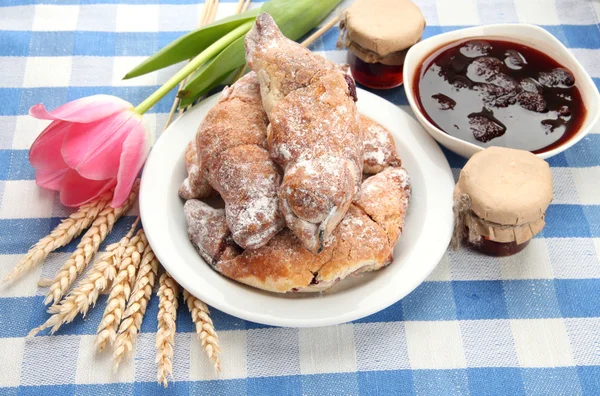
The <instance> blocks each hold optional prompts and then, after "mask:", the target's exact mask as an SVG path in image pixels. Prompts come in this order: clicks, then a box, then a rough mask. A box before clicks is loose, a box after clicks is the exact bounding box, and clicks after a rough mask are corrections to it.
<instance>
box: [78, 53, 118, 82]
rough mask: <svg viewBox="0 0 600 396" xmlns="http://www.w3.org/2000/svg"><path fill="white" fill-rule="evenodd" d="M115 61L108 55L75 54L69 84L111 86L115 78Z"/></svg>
mask: <svg viewBox="0 0 600 396" xmlns="http://www.w3.org/2000/svg"><path fill="white" fill-rule="evenodd" d="M113 63H114V62H113V60H112V59H111V58H110V57H107V56H74V57H73V60H72V67H71V70H72V71H71V82H70V84H69V85H71V86H75V87H89V86H110V85H111V84H112V80H113ZM121 77H122V76H121Z"/></svg>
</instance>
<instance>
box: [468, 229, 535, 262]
mask: <svg viewBox="0 0 600 396" xmlns="http://www.w3.org/2000/svg"><path fill="white" fill-rule="evenodd" d="M466 235H468V231H467V234H466ZM529 241H530V240H527V241H525V242H523V243H517V242H515V241H512V242H495V241H492V240H491V239H490V238H489V237H481V240H480V241H479V242H470V241H469V239H468V238H465V242H466V244H467V246H469V248H471V249H473V250H476V251H478V252H480V253H483V254H485V255H486V256H493V257H506V256H512V255H513V254H517V253H519V252H521V251H522V250H523V249H525V248H526V247H527V245H529Z"/></svg>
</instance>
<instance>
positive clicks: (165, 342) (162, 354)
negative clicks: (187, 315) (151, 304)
mask: <svg viewBox="0 0 600 396" xmlns="http://www.w3.org/2000/svg"><path fill="white" fill-rule="evenodd" d="M157 294H158V330H157V332H156V364H157V365H158V372H157V377H158V383H159V384H163V386H164V387H165V388H166V387H167V385H168V381H167V376H169V375H173V355H174V350H173V347H174V344H175V330H176V329H175V320H176V319H177V307H178V305H179V301H178V298H179V285H178V284H177V282H175V280H174V279H173V278H172V277H171V275H169V274H168V273H167V272H165V273H164V274H162V275H161V276H160V280H159V288H158V293H157Z"/></svg>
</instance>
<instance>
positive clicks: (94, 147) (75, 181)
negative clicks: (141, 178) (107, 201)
mask: <svg viewBox="0 0 600 396" xmlns="http://www.w3.org/2000/svg"><path fill="white" fill-rule="evenodd" d="M29 114H30V115H31V116H33V117H35V118H38V119H41V120H51V121H52V123H50V125H48V127H46V129H44V130H43V131H42V133H41V134H40V136H38V138H37V139H36V140H35V142H34V143H33V145H32V146H31V150H30V151H29V162H30V163H31V165H32V166H33V167H34V168H35V180H36V183H37V185H38V186H40V187H43V188H48V189H50V190H55V191H60V202H61V203H62V204H63V205H65V206H72V207H77V206H81V205H83V204H85V203H88V202H91V201H93V200H94V199H96V198H98V197H99V196H100V195H101V194H103V193H104V192H106V191H109V190H112V189H114V194H113V197H112V203H111V206H113V207H115V208H117V207H119V206H121V205H123V204H124V203H125V201H126V200H127V197H128V196H129V193H130V192H131V189H132V188H133V184H134V183H135V179H136V178H137V176H138V174H139V172H140V170H141V169H142V166H143V165H144V162H145V161H146V157H147V155H148V152H149V151H150V146H151V144H152V142H151V139H152V138H151V136H150V133H149V131H148V128H146V126H145V124H144V122H143V120H142V116H141V115H140V114H138V113H136V112H135V111H134V108H133V106H132V105H131V103H129V102H126V101H124V100H122V99H119V98H117V97H114V96H109V95H94V96H90V97H87V98H82V99H77V100H74V101H72V102H69V103H67V104H64V105H62V106H60V107H58V108H57V109H55V110H53V111H47V110H46V109H45V108H44V106H43V105H42V104H37V105H35V106H33V107H32V108H31V109H29Z"/></svg>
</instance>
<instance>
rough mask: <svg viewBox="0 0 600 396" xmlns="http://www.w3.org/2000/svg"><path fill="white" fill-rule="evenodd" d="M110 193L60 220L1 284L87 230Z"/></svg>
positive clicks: (32, 266)
mask: <svg viewBox="0 0 600 396" xmlns="http://www.w3.org/2000/svg"><path fill="white" fill-rule="evenodd" d="M111 195H112V192H111V193H106V194H103V195H102V196H101V197H100V198H98V199H97V200H95V201H94V202H91V203H89V204H86V205H83V206H82V207H80V208H79V209H78V210H77V211H76V212H75V213H73V214H71V215H70V216H69V217H67V218H66V219H64V220H62V221H61V222H60V224H59V225H57V226H56V228H54V229H53V230H52V232H51V233H50V235H47V236H45V237H43V238H42V239H40V240H39V241H38V242H37V243H36V244H35V245H33V246H32V247H31V249H29V251H28V252H27V254H26V255H25V256H23V258H22V259H21V260H20V261H19V262H18V264H17V265H16V266H15V267H14V268H13V269H12V270H11V271H10V272H9V273H8V274H7V275H6V276H5V277H4V279H2V282H0V284H2V283H6V282H11V281H14V280H15V279H17V278H19V277H21V275H23V274H24V273H25V272H27V271H29V270H30V269H32V268H34V267H35V266H37V265H39V264H41V263H42V262H43V261H44V260H45V259H46V257H48V255H49V254H50V253H51V252H53V251H55V250H56V249H58V248H60V247H62V246H65V245H66V244H68V243H69V242H71V241H72V240H73V238H76V237H78V236H79V234H81V233H82V232H83V230H85V229H87V228H88V227H89V226H90V224H92V222H93V221H94V220H95V219H96V217H97V216H98V214H99V213H100V212H101V211H102V210H103V209H104V208H105V207H106V206H107V205H108V203H109V202H110V198H111Z"/></svg>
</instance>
